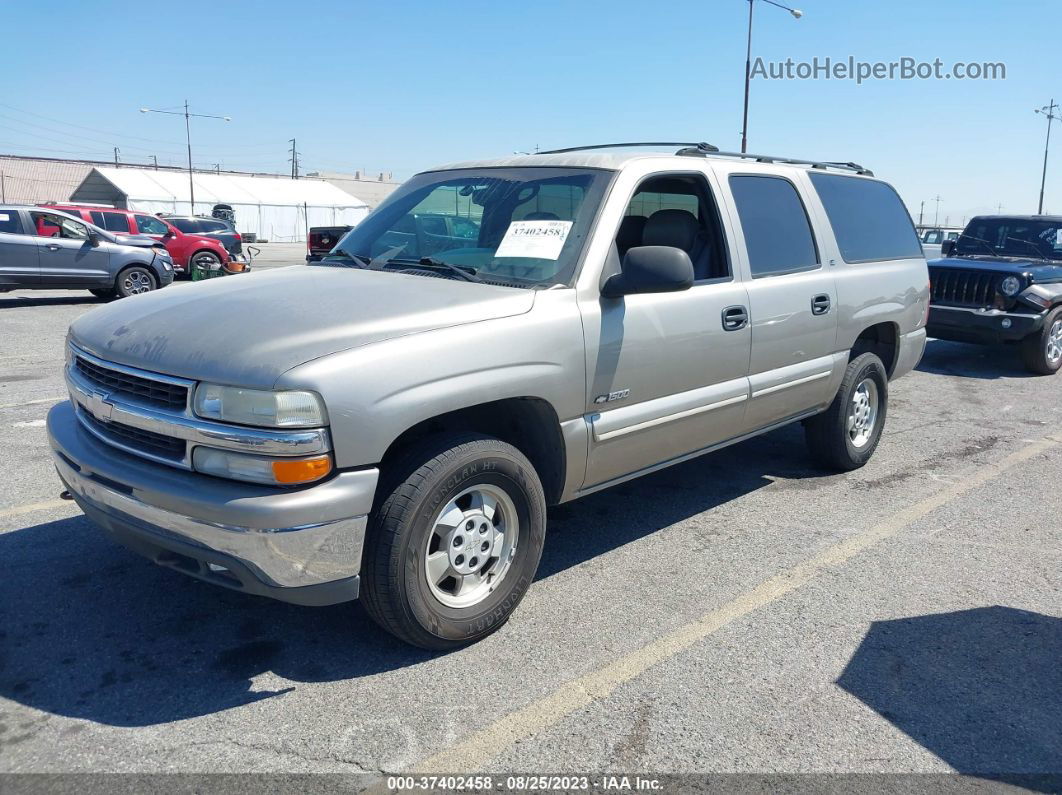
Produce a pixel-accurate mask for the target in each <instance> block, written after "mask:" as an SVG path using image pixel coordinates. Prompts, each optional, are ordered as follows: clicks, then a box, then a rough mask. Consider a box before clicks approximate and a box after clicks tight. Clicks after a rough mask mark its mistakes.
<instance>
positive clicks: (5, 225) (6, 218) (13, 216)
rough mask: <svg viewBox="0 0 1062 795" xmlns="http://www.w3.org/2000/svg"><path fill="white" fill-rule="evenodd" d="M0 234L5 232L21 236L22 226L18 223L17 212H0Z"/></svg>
mask: <svg viewBox="0 0 1062 795" xmlns="http://www.w3.org/2000/svg"><path fill="white" fill-rule="evenodd" d="M0 232H6V233H7V234H9V235H21V234H22V224H21V223H19V220H18V213H17V212H15V211H14V210H0Z"/></svg>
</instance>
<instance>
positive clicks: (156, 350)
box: [70, 266, 535, 389]
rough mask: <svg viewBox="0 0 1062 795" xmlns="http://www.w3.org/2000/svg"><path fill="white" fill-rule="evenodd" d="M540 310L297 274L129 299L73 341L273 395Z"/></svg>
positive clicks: (400, 283)
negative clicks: (280, 386) (466, 327)
mask: <svg viewBox="0 0 1062 795" xmlns="http://www.w3.org/2000/svg"><path fill="white" fill-rule="evenodd" d="M534 302H535V291H533V290H525V289H520V288H512V287H497V286H493V285H488V284H476V283H474V282H465V281H456V280H453V279H440V278H430V277H422V276H413V275H407V274H401V273H394V272H377V271H366V270H361V269H357V268H331V267H306V266H295V267H290V268H281V269H277V270H274V271H265V272H259V273H250V274H245V275H237V276H226V277H223V278H217V279H211V280H209V281H204V282H197V283H194V284H191V285H187V286H184V285H181V286H178V287H176V288H174V287H171V288H168V289H165V290H156V291H155V292H151V293H147V294H145V295H138V296H134V297H132V298H124V299H122V300H120V301H115V302H114V303H111V304H108V305H107V306H102V307H100V308H98V309H94V310H92V311H91V312H88V313H86V314H85V315H82V316H81V317H80V318H79V319H78V320H76V321H74V323H73V324H72V325H71V326H70V338H71V340H72V341H73V342H75V343H76V344H77V345H79V346H81V347H82V348H84V349H85V350H87V351H89V352H90V353H93V354H95V355H96V356H99V357H100V358H101V359H106V360H108V361H112V362H118V363H120V364H125V365H128V366H130V367H139V368H142V369H144V370H151V371H154V372H159V373H167V374H169V375H175V376H179V377H182V378H190V379H194V380H202V381H213V382H218V383H222V384H231V385H235V386H245V387H250V388H259V389H269V388H271V387H272V386H273V384H274V383H276V380H277V378H279V377H280V375H282V374H283V373H284V372H286V371H287V370H290V369H291V368H292V367H296V366H298V365H300V364H303V363H304V362H308V361H310V360H311V359H317V358H319V357H321V356H327V355H328V354H330V353H337V352H339V351H344V350H348V349H350V348H356V347H359V346H361V345H368V344H370V343H373V342H381V341H383V340H388V339H392V338H394V337H399V336H404V335H407V334H416V333H418V332H422V331H430V330H432V329H438V328H446V327H449V326H457V325H461V324H465V323H477V322H479V321H483V320H493V319H497V318H503V317H510V316H512V315H519V314H523V313H525V312H528V311H530V309H531V307H532V306H533V304H534ZM367 377H370V376H367Z"/></svg>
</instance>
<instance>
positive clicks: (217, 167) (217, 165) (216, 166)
mask: <svg viewBox="0 0 1062 795" xmlns="http://www.w3.org/2000/svg"><path fill="white" fill-rule="evenodd" d="M214 172H215V173H217V174H220V173H221V163H215V164H214Z"/></svg>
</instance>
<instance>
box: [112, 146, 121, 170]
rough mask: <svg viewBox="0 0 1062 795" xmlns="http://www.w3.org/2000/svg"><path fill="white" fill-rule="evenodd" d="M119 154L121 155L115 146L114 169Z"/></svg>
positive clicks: (116, 165)
mask: <svg viewBox="0 0 1062 795" xmlns="http://www.w3.org/2000/svg"><path fill="white" fill-rule="evenodd" d="M121 153H122V150H121V149H119V148H118V147H117V146H116V147H114V167H115V168H117V167H118V155H120V154H121Z"/></svg>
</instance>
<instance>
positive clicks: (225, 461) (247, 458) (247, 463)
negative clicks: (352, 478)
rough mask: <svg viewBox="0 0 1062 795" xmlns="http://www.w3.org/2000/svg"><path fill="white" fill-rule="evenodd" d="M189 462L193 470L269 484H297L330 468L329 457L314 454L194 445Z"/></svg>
mask: <svg viewBox="0 0 1062 795" xmlns="http://www.w3.org/2000/svg"><path fill="white" fill-rule="evenodd" d="M192 466H193V467H194V468H195V471H196V472H202V473H204V474H206V475H216V476H218V477H220V478H230V479H232V480H246V481H249V482H251V483H267V484H269V485H271V486H298V485H301V484H303V483H312V482H313V481H315V480H320V479H321V478H323V477H324V476H325V475H327V474H328V473H329V472H331V471H332V458H331V456H328V455H318V456H314V457H313V458H270V457H268V456H263V455H247V454H246V453H231V452H229V451H227V450H216V449H214V448H213V447H197V448H195V450H194V451H192Z"/></svg>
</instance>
